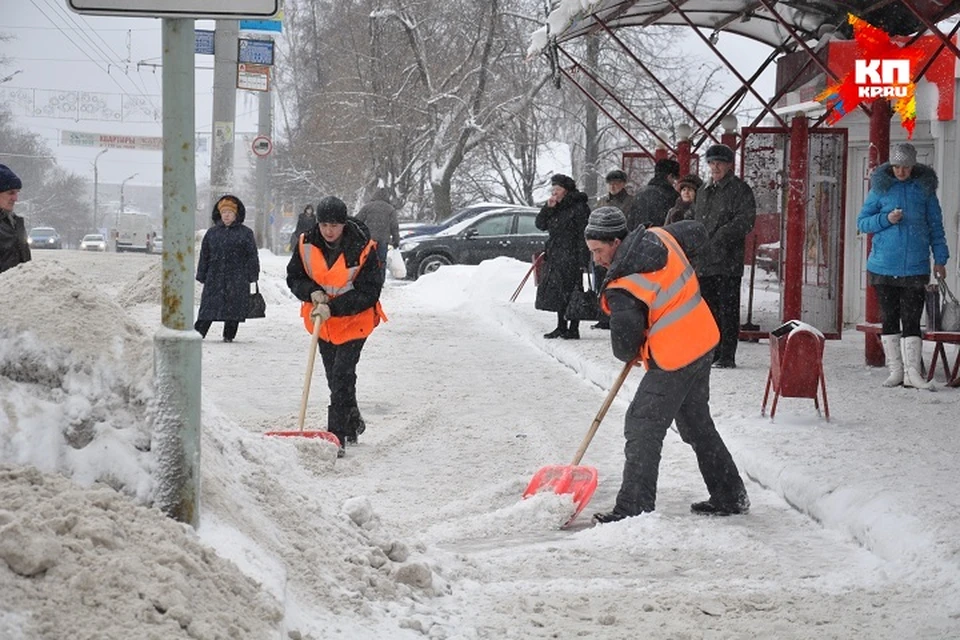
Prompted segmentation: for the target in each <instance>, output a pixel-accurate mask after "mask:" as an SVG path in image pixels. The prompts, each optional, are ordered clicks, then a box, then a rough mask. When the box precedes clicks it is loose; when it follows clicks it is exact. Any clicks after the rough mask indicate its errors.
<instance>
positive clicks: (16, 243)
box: [0, 164, 30, 273]
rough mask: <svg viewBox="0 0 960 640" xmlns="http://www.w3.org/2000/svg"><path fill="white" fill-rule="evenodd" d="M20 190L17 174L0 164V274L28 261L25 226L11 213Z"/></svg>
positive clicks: (28, 253)
mask: <svg viewBox="0 0 960 640" xmlns="http://www.w3.org/2000/svg"><path fill="white" fill-rule="evenodd" d="M22 188H23V183H22V182H21V181H20V178H18V177H17V174H15V173H14V172H13V171H11V170H10V168H9V167H7V165H4V164H0V273H3V272H4V271H6V270H7V269H12V268H13V267H15V266H17V265H18V264H21V263H23V262H29V261H30V245H29V244H27V228H26V224H25V223H24V221H23V218H21V217H20V216H18V215H17V214H15V213H14V212H13V208H14V207H15V206H16V204H17V200H18V199H19V198H20V189H22Z"/></svg>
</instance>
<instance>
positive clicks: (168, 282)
mask: <svg viewBox="0 0 960 640" xmlns="http://www.w3.org/2000/svg"><path fill="white" fill-rule="evenodd" d="M162 23H163V79H162V84H163V244H164V247H163V257H162V259H161V260H162V263H161V266H162V269H161V274H162V275H161V308H160V317H161V321H162V323H163V327H162V328H161V329H160V330H159V331H157V333H156V334H155V335H154V338H153V349H154V374H153V375H154V381H155V387H156V394H157V403H156V407H157V412H156V416H155V418H154V429H153V431H154V436H153V452H154V455H155V456H156V459H157V471H156V480H157V506H158V507H159V508H160V509H161V510H162V511H163V512H164V513H166V514H167V515H168V516H170V517H172V518H175V519H177V520H179V521H180V522H185V523H187V524H189V525H191V526H193V527H194V528H196V527H197V526H199V524H200V355H201V352H200V334H199V333H197V332H196V331H194V329H193V280H194V240H193V237H194V213H195V211H196V208H197V191H196V174H195V173H194V171H195V163H196V152H195V149H194V147H195V140H196V138H195V126H196V124H195V117H194V87H195V82H196V78H195V73H194V57H193V55H194V54H193V51H194V44H195V41H194V33H193V27H194V21H193V20H192V19H172V18H164V19H163V20H162Z"/></svg>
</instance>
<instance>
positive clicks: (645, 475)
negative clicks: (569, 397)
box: [584, 207, 750, 523]
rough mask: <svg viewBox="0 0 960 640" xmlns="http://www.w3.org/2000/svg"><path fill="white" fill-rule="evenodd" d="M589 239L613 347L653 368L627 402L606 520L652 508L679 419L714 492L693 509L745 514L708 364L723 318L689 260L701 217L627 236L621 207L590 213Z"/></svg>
mask: <svg viewBox="0 0 960 640" xmlns="http://www.w3.org/2000/svg"><path fill="white" fill-rule="evenodd" d="M584 237H585V238H586V241H587V247H588V248H589V249H590V253H591V254H592V255H593V259H594V261H595V262H596V263H597V264H598V265H600V266H603V267H606V268H607V269H608V272H607V277H606V279H605V280H604V282H603V285H602V287H601V294H600V295H601V298H600V304H601V307H602V308H603V310H604V311H605V312H606V313H608V314H609V315H610V340H611V343H612V346H613V355H614V356H615V357H616V358H617V359H619V360H622V361H623V362H629V361H631V360H641V361H642V362H643V364H644V367H645V368H646V369H647V372H646V374H644V376H643V379H642V380H641V381H640V384H639V386H638V387H637V393H636V395H635V396H634V398H633V401H632V402H631V403H630V407H629V408H628V409H627V415H626V420H625V424H624V430H623V431H624V436H625V437H626V445H625V446H624V453H625V455H626V461H625V463H624V466H623V482H622V484H621V485H620V492H619V493H618V494H617V503H616V505H615V506H614V508H613V510H612V511H609V512H607V513H597V514H595V515H594V519H595V520H596V521H597V522H600V523H607V522H616V521H618V520H623V519H624V518H629V517H630V516H636V515H639V514H641V513H645V512H648V511H653V510H654V509H655V508H656V500H657V476H658V475H659V469H660V452H661V449H662V448H663V439H664V437H665V436H666V434H667V429H668V428H670V423H672V422H673V421H674V420H676V423H677V431H678V432H679V433H680V437H681V438H682V439H683V441H684V442H686V443H687V444H689V445H690V446H691V447H693V450H694V452H695V453H696V456H697V463H698V464H699V466H700V473H701V474H702V475H703V480H704V482H705V483H706V485H707V491H709V493H710V498H709V499H708V500H705V501H703V502H695V503H694V504H692V505H691V506H690V509H691V510H692V511H693V512H694V513H700V514H706V515H717V516H727V515H732V514H742V513H747V511H749V509H750V500H749V499H748V498H747V491H746V489H745V488H744V486H743V480H741V479H740V472H739V471H738V470H737V465H736V464H735V463H734V461H733V458H732V457H731V455H730V452H729V451H728V450H727V447H726V445H725V444H724V443H723V440H722V439H721V438H720V434H719V433H717V430H716V427H715V426H714V424H713V418H712V417H711V416H710V404H709V400H710V365H711V364H712V362H713V350H714V348H715V347H716V346H717V344H718V342H719V340H720V332H719V330H718V329H717V323H716V322H715V321H714V319H713V315H712V314H711V313H710V309H709V307H707V304H706V303H705V302H704V301H703V299H702V298H701V297H700V285H699V283H698V282H697V276H696V275H695V274H694V271H693V268H692V267H691V266H690V263H689V261H688V260H687V252H689V253H691V254H693V253H694V252H695V250H696V248H697V247H699V246H700V245H701V244H702V243H703V242H704V241H705V240H706V238H707V234H706V230H705V228H704V226H703V225H702V224H701V223H699V222H694V221H684V222H677V223H674V224H671V225H667V226H666V227H657V228H651V229H645V228H644V227H643V226H640V227H638V228H637V229H636V230H634V231H633V232H631V233H630V234H629V235H628V234H627V220H626V218H625V217H624V215H623V213H622V212H621V211H620V210H619V209H617V208H616V207H600V208H599V209H597V210H595V211H594V212H593V213H591V214H590V219H589V222H588V223H587V228H586V231H585V232H584Z"/></svg>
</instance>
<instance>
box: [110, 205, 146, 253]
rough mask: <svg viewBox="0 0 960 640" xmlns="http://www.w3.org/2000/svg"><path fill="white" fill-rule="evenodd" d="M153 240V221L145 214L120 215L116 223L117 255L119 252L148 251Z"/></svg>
mask: <svg viewBox="0 0 960 640" xmlns="http://www.w3.org/2000/svg"><path fill="white" fill-rule="evenodd" d="M151 240H153V221H152V220H151V219H150V216H149V215H147V214H145V213H121V214H120V216H119V219H118V221H117V242H116V249H117V253H120V252H121V251H140V252H143V253H146V252H148V251H150V241H151Z"/></svg>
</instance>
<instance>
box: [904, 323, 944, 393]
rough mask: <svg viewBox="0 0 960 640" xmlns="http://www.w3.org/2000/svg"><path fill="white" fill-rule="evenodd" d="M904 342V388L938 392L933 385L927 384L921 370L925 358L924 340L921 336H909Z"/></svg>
mask: <svg viewBox="0 0 960 640" xmlns="http://www.w3.org/2000/svg"><path fill="white" fill-rule="evenodd" d="M902 342H903V386H905V387H915V388H917V389H927V390H929V391H936V390H937V389H936V387H934V386H933V384H932V383H930V382H927V380H926V378H924V377H923V374H921V373H920V369H922V368H923V364H922V362H921V360H922V358H923V340H922V339H921V338H920V336H908V337H906V338H904V339H903V340H902Z"/></svg>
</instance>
